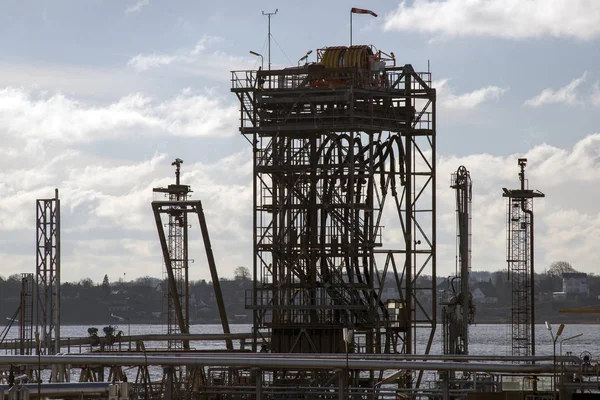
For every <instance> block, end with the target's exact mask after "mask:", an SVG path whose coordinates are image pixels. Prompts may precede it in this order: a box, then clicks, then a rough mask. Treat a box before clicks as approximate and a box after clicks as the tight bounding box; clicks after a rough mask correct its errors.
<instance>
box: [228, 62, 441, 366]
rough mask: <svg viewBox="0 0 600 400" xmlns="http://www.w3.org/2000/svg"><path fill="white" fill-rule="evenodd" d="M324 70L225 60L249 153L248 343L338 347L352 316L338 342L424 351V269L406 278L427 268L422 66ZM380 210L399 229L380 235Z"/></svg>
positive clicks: (279, 348)
mask: <svg viewBox="0 0 600 400" xmlns="http://www.w3.org/2000/svg"><path fill="white" fill-rule="evenodd" d="M328 73H329V74H330V75H329V76H333V75H335V82H336V84H335V85H333V84H332V85H331V86H329V87H322V86H320V87H312V86H311V85H310V81H311V72H310V67H304V68H297V69H295V68H293V69H286V70H271V71H234V72H232V92H234V93H235V94H236V95H237V97H238V99H239V101H240V105H241V107H240V120H241V126H240V132H241V133H242V134H243V135H244V136H245V137H246V138H247V139H248V141H249V142H250V143H251V144H252V146H253V155H254V158H253V160H254V162H253V176H254V179H253V188H254V189H253V190H254V201H253V210H254V211H253V221H254V238H253V239H254V262H253V276H254V287H253V290H252V292H251V293H248V295H247V299H246V300H247V308H249V309H252V310H253V320H254V333H255V337H254V344H253V346H254V348H253V349H254V350H255V351H256V350H257V347H258V345H259V343H262V342H264V341H265V337H264V336H266V335H265V334H266V333H268V334H270V338H271V342H270V343H271V351H274V352H325V353H340V352H344V351H345V348H344V347H345V346H344V341H343V338H342V330H343V328H350V329H353V330H354V331H355V332H356V334H355V339H354V343H352V344H351V346H350V347H349V351H350V352H353V351H360V352H365V353H381V352H396V351H398V352H401V353H404V354H413V353H416V354H419V353H421V354H427V353H428V352H429V349H430V348H431V343H432V340H433V335H434V332H435V326H436V324H435V307H436V306H435V303H436V301H435V279H432V283H431V285H428V286H419V285H417V282H418V279H419V278H421V277H423V276H426V275H429V276H431V277H435V275H436V270H435V265H436V257H435V234H436V230H435V229H436V228H435V149H436V146H435V140H436V135H435V102H436V96H435V89H433V88H432V87H431V75H430V73H417V72H415V71H414V69H413V68H412V66H411V65H405V66H403V67H386V68H385V73H384V75H385V79H384V78H382V77H379V76H378V77H377V79H378V81H377V82H385V83H382V84H378V85H375V86H370V85H365V84H364V82H365V79H366V78H365V71H361V70H359V69H357V68H334V69H332V70H330V71H329V72H328ZM320 78H323V75H320ZM380 79H381V80H380ZM367 80H368V81H372V80H369V79H367ZM340 82H341V83H340ZM386 201H387V202H389V201H391V202H392V204H391V205H390V206H391V207H388V208H386V209H385V210H384V205H385V203H386ZM390 221H391V223H392V229H390V231H392V232H394V230H395V233H396V234H398V235H399V236H400V238H394V237H391V238H390V240H387V241H385V242H384V240H383V239H384V236H385V235H386V233H385V231H384V230H383V223H384V222H385V223H387V222H390ZM392 236H393V235H392ZM398 239H399V243H398V242H394V240H398ZM392 243H393V244H392ZM390 244H391V246H392V247H390V248H386V247H384V246H390ZM388 278H391V279H388ZM390 284H392V285H393V286H394V287H395V288H396V289H397V298H396V299H393V300H392V301H388V302H385V303H384V302H383V301H382V300H381V293H382V291H383V289H384V286H386V285H390ZM425 299H430V300H431V303H425ZM417 329H425V330H426V331H427V333H426V335H427V336H428V341H427V343H426V344H425V346H422V347H421V348H418V346H417V340H416V339H417V335H416V332H417ZM419 332H420V335H423V331H419ZM357 376H358V372H356V374H355V375H354V377H357Z"/></svg>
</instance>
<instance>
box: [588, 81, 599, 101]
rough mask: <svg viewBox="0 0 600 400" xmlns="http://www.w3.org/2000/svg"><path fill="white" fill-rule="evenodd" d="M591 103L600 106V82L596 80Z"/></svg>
mask: <svg viewBox="0 0 600 400" xmlns="http://www.w3.org/2000/svg"><path fill="white" fill-rule="evenodd" d="M590 103H592V105H593V106H594V107H600V82H595V83H594V86H593V87H592V94H591V95H590Z"/></svg>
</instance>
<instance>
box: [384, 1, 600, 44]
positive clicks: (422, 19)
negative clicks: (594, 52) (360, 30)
mask: <svg viewBox="0 0 600 400" xmlns="http://www.w3.org/2000/svg"><path fill="white" fill-rule="evenodd" d="M384 29H386V30H398V31H416V32H422V33H429V34H437V35H447V36H450V37H456V36H495V37H501V38H508V39H524V38H537V37H544V36H550V37H567V38H576V39H581V40H590V39H594V38H597V37H599V36H600V2H597V1H590V0H525V1H523V0H468V1H465V0H437V1H432V0H415V1H414V2H412V3H409V2H407V1H402V2H401V3H400V5H399V6H398V8H397V9H396V10H395V11H394V12H392V13H391V14H389V15H387V16H386V21H385V25H384Z"/></svg>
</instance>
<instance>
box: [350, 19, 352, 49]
mask: <svg viewBox="0 0 600 400" xmlns="http://www.w3.org/2000/svg"><path fill="white" fill-rule="evenodd" d="M350 46H351V47H352V10H350Z"/></svg>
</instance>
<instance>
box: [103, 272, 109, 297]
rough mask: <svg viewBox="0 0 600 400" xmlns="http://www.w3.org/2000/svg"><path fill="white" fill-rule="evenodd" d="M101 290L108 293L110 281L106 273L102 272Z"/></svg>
mask: <svg viewBox="0 0 600 400" xmlns="http://www.w3.org/2000/svg"><path fill="white" fill-rule="evenodd" d="M102 290H104V294H107V295H108V294H110V282H109V281H108V275H107V274H104V279H102Z"/></svg>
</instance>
